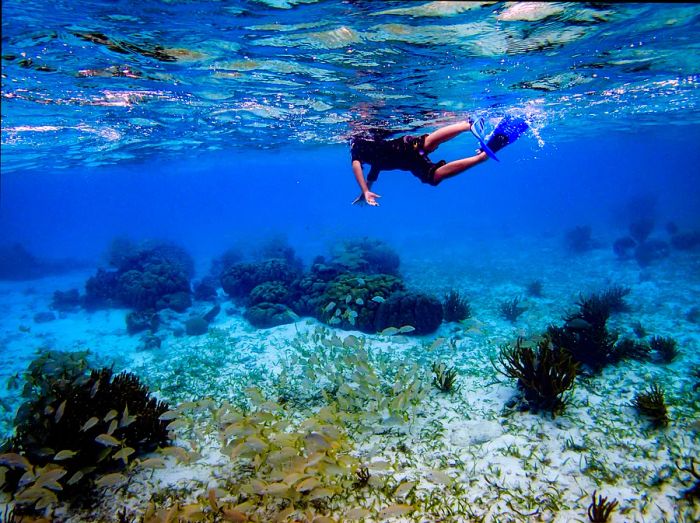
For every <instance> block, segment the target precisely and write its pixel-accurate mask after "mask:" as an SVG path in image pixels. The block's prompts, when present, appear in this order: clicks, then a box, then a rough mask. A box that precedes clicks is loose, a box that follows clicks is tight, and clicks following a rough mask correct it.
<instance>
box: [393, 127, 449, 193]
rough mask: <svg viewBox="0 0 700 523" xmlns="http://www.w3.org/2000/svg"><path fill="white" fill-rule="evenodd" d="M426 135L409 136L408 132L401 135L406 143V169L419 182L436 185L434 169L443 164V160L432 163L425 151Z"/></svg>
mask: <svg viewBox="0 0 700 523" xmlns="http://www.w3.org/2000/svg"><path fill="white" fill-rule="evenodd" d="M427 136H428V135H427V134H423V135H421V136H411V135H410V134H408V135H406V136H404V137H403V141H404V143H405V144H406V151H405V155H406V160H407V169H408V170H409V171H411V174H413V176H415V177H416V178H418V179H419V180H420V181H421V182H423V183H427V184H429V185H433V186H435V185H437V183H436V182H435V171H436V170H437V169H439V168H440V167H442V166H443V165H445V164H446V163H447V162H445V160H440V161H439V162H437V163H434V162H433V161H432V160H431V159H430V158H429V157H428V153H427V152H425V149H424V147H425V139H426V137H427Z"/></svg>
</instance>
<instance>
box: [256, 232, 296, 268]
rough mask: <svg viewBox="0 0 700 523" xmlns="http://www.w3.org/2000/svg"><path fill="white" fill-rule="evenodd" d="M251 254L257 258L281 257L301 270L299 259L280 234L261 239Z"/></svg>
mask: <svg viewBox="0 0 700 523" xmlns="http://www.w3.org/2000/svg"><path fill="white" fill-rule="evenodd" d="M253 256H254V258H255V259H257V260H271V259H282V260H284V261H285V262H287V263H288V264H289V265H290V266H292V267H295V268H296V269H297V270H299V271H301V269H302V263H301V259H299V258H298V257H297V255H296V252H295V251H294V248H293V247H292V246H291V245H289V242H288V241H287V238H286V237H284V235H281V234H277V235H273V236H270V237H268V238H265V239H263V240H262V241H261V242H260V244H259V245H257V246H256V247H255V248H254V249H253Z"/></svg>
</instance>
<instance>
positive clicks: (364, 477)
mask: <svg viewBox="0 0 700 523" xmlns="http://www.w3.org/2000/svg"><path fill="white" fill-rule="evenodd" d="M355 476H356V479H355V482H354V483H353V484H352V485H353V487H355V488H356V489H361V488H364V487H366V486H367V484H368V483H369V478H370V477H371V474H370V473H369V469H368V468H367V467H360V468H358V469H357V470H356V471H355Z"/></svg>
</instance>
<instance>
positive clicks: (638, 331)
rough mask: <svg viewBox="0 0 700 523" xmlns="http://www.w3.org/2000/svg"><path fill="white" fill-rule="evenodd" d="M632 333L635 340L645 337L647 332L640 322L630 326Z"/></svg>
mask: <svg viewBox="0 0 700 523" xmlns="http://www.w3.org/2000/svg"><path fill="white" fill-rule="evenodd" d="M632 331H633V332H634V335H635V336H637V338H643V337H644V336H646V335H647V330H646V329H645V328H644V325H642V322H641V321H635V322H634V324H633V325H632Z"/></svg>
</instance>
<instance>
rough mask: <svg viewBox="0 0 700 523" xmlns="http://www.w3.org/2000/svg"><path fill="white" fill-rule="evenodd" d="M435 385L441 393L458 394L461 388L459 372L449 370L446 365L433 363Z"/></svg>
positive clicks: (452, 368)
mask: <svg viewBox="0 0 700 523" xmlns="http://www.w3.org/2000/svg"><path fill="white" fill-rule="evenodd" d="M432 369H433V385H435V386H436V387H437V388H438V389H439V390H440V391H441V392H457V391H458V390H459V386H456V387H455V384H456V383H457V371H456V370H455V369H454V367H450V368H447V365H445V364H444V363H440V364H438V363H433V367H432Z"/></svg>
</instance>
